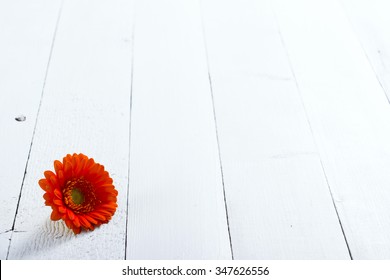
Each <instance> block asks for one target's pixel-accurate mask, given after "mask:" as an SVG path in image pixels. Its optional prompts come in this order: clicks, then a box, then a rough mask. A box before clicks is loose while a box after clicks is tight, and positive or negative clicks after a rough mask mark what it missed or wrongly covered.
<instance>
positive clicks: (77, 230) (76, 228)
mask: <svg viewBox="0 0 390 280" xmlns="http://www.w3.org/2000/svg"><path fill="white" fill-rule="evenodd" d="M72 230H73V232H74V234H79V233H80V232H81V228H80V227H73V228H72Z"/></svg>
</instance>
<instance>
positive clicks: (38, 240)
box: [9, 219, 77, 259]
mask: <svg viewBox="0 0 390 280" xmlns="http://www.w3.org/2000/svg"><path fill="white" fill-rule="evenodd" d="M75 238H77V237H76V236H75V235H74V233H73V231H72V230H70V229H69V228H67V227H66V225H65V223H64V222H63V221H62V220H60V221H56V222H54V221H52V220H50V219H46V220H45V221H44V222H43V223H42V224H41V226H39V227H37V228H36V229H35V230H32V231H29V232H25V231H15V232H14V233H13V237H12V243H11V248H10V254H9V259H64V257H65V256H66V255H63V256H61V255H58V254H56V253H54V251H57V250H54V248H56V247H59V246H65V248H66V247H68V246H66V243H68V242H69V241H71V240H72V239H75ZM65 251H66V249H65Z"/></svg>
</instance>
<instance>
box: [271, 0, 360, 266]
mask: <svg viewBox="0 0 390 280" xmlns="http://www.w3.org/2000/svg"><path fill="white" fill-rule="evenodd" d="M271 8H272V12H273V15H274V18H275V21H276V25H277V29H278V34H279V38H280V41H281V43H282V46H283V49H284V50H285V53H286V56H287V61H288V65H289V68H290V71H291V74H292V76H293V78H294V83H295V86H296V89H297V91H298V93H299V96H300V101H301V104H302V107H303V110H304V112H305V116H306V121H307V124H308V126H309V129H310V133H311V135H312V138H313V142H314V144H315V146H316V149H317V151H319V148H318V144H317V141H316V138H315V136H314V132H313V128H312V124H311V122H310V119H309V114H308V112H307V109H306V106H305V102H304V101H303V97H302V92H301V89H300V87H299V84H298V81H297V78H296V75H295V71H294V68H293V65H292V62H291V59H290V56H289V53H288V50H287V46H286V43H285V42H284V39H283V36H282V32H281V28H280V24H279V20H278V17H277V15H276V12H275V8H274V7H273V4H272V3H271ZM318 157H319V161H320V164H321V169H322V172H323V174H324V177H325V182H326V184H327V186H328V190H329V193H330V196H331V199H332V204H333V208H334V209H335V212H336V215H337V219H338V222H339V225H340V228H341V232H342V234H343V237H344V241H345V244H346V246H347V249H348V254H349V257H350V259H351V260H353V256H352V252H351V249H350V246H349V243H348V239H347V236H346V234H345V231H344V227H343V224H342V222H341V219H340V214H339V211H338V210H337V206H336V203H335V200H334V196H333V192H332V189H331V187H330V183H329V180H328V176H327V175H326V171H325V167H324V164H323V162H322V158H321V155H320V154H319V153H318Z"/></svg>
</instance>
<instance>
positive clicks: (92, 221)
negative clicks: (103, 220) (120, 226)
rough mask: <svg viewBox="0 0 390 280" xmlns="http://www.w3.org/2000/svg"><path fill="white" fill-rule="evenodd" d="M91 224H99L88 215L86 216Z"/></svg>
mask: <svg viewBox="0 0 390 280" xmlns="http://www.w3.org/2000/svg"><path fill="white" fill-rule="evenodd" d="M84 217H85V218H86V219H87V220H88V221H89V222H91V223H92V224H95V225H97V224H98V223H99V222H98V221H96V220H95V219H94V218H92V217H91V216H89V215H88V214H87V215H85V216H84Z"/></svg>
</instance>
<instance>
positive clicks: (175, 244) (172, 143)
mask: <svg viewBox="0 0 390 280" xmlns="http://www.w3.org/2000/svg"><path fill="white" fill-rule="evenodd" d="M134 34H135V39H134V43H135V46H134V80H133V81H134V82H133V98H132V101H133V102H132V115H131V145H130V146H131V153H130V198H129V226H128V244H127V246H128V247H127V257H128V258H129V259H230V258H231V254H230V244H229V236H228V228H227V221H226V216H225V206H224V197H223V188H222V179H221V173H220V165H219V157H218V146H217V141H216V132H215V123H214V118H213V107H212V101H211V95H210V88H209V82H208V73H207V64H206V55H205V51H204V43H203V37H202V25H201V18H200V10H199V3H198V1H196V0H190V1H181V0H167V1H159V0H154V1H153V0H145V1H138V2H137V5H136V24H135V32H134Z"/></svg>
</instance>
